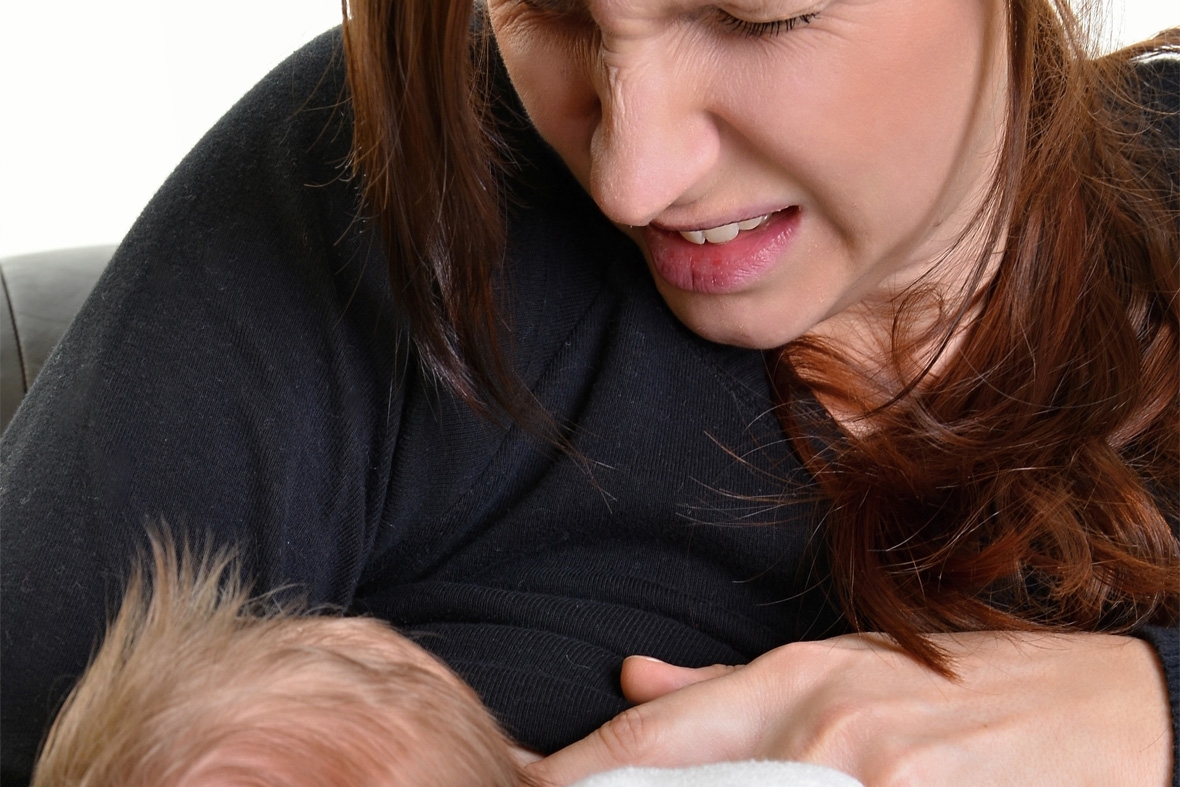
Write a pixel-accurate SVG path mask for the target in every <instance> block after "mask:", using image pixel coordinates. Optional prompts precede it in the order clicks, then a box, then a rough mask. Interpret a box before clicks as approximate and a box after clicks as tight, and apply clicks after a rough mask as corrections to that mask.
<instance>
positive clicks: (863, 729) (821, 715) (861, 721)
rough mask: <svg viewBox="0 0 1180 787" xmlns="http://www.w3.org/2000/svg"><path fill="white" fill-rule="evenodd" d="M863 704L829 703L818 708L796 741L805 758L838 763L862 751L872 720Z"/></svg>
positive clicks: (845, 700) (869, 709) (868, 709)
mask: <svg viewBox="0 0 1180 787" xmlns="http://www.w3.org/2000/svg"><path fill="white" fill-rule="evenodd" d="M875 715H876V714H875V713H874V712H873V710H872V709H871V708H870V707H869V706H868V705H866V704H864V703H859V702H855V701H853V700H848V699H840V700H832V701H830V702H827V703H825V704H824V705H823V706H822V707H821V708H820V709H818V710H817V711H816V712H815V714H814V716H813V717H812V719H811V722H812V723H811V724H810V725H808V727H807V728H806V731H805V733H804V735H803V736H802V739H801V740H800V742H799V745H800V750H801V751H800V754H802V755H803V757H804V759H813V758H814V759H816V761H820V762H823V761H833V760H834V761H840V760H843V759H844V758H846V757H848V756H849V755H850V754H852V753H853V752H855V751H857V750H858V749H860V748H862V746H863V744H864V741H865V737H866V734H869V727H870V725H871V724H872V721H873V719H874V718H875Z"/></svg>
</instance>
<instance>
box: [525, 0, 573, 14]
mask: <svg viewBox="0 0 1180 787" xmlns="http://www.w3.org/2000/svg"><path fill="white" fill-rule="evenodd" d="M524 1H525V2H526V3H527V4H528V5H531V6H532V7H534V8H537V9H540V10H541V11H547V12H549V13H551V14H563V15H564V14H579V13H585V12H586V0H524Z"/></svg>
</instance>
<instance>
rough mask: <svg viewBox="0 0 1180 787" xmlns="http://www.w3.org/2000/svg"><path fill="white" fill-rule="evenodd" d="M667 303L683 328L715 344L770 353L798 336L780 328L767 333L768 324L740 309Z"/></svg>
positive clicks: (669, 300)
mask: <svg viewBox="0 0 1180 787" xmlns="http://www.w3.org/2000/svg"><path fill="white" fill-rule="evenodd" d="M666 300H667V303H668V306H669V308H671V309H672V313H673V314H675V315H676V317H677V318H678V319H679V320H680V322H682V323H684V326H685V327H686V328H688V329H689V330H690V331H692V332H693V333H695V334H696V335H697V336H700V337H701V338H702V339H708V340H709V341H711V342H715V343H717V344H728V345H730V346H733V347H742V348H744V349H747V350H773V349H775V348H776V347H782V346H783V345H784V344H786V343H787V342H789V341H791V340H792V339H795V338H796V337H797V336H798V334H795V333H793V332H791V331H782V330H781V329H780V330H767V328H768V325H769V322H768V321H766V320H759V319H755V318H753V317H751V316H749V315H746V314H743V313H742V312H741V311H740V310H730V309H726V308H724V307H722V308H694V307H691V306H687V305H686V304H683V303H675V302H673V301H672V299H666ZM712 306H716V305H712ZM775 327H777V326H775Z"/></svg>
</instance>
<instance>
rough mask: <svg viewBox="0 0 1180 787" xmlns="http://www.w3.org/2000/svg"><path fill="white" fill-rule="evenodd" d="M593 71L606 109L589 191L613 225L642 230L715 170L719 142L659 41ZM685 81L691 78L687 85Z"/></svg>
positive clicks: (614, 53) (603, 54)
mask: <svg viewBox="0 0 1180 787" xmlns="http://www.w3.org/2000/svg"><path fill="white" fill-rule="evenodd" d="M608 43H609V42H605V43H604V44H603V46H602V49H601V51H600V56H599V58H598V63H597V64H596V65H595V69H596V72H597V73H596V74H595V89H596V90H597V92H598V97H599V103H600V107H601V112H600V117H599V121H598V126H597V128H596V129H595V131H594V135H593V138H592V141H591V151H590V152H591V168H590V192H591V195H592V196H593V197H594V200H595V201H596V202H597V203H598V206H599V207H600V208H601V209H602V210H603V212H604V213H606V215H607V216H608V217H609V218H610V219H612V220H613V221H616V222H619V223H621V224H630V225H633V226H641V225H644V224H647V223H649V222H650V221H651V220H652V219H653V218H655V217H656V216H657V215H659V213H660V212H661V211H662V210H664V209H665V208H666V207H668V206H669V205H671V204H673V203H674V202H676V201H677V200H679V199H681V198H682V196H683V195H684V194H685V192H687V191H688V190H689V189H690V188H691V187H692V185H693V184H694V183H696V182H697V181H698V180H699V179H700V178H701V176H702V175H703V174H705V173H706V172H707V171H708V170H709V168H710V167H711V166H712V165H713V163H714V161H715V160H716V156H717V147H718V136H717V133H716V129H715V128H713V127H712V123H711V121H710V118H709V115H708V113H707V111H706V107H705V106H704V104H703V102H701V101H700V100H699V98H698V95H697V92H698V91H697V86H696V85H694V84H693V83H692V82H693V80H691V70H686V69H683V68H679V67H678V66H679V65H680V64H678V63H676V62H675V61H674V60H672V59H671V58H670V57H669V56H668V53H667V51H665V49H663V48H662V47H661V42H660V41H658V40H656V41H649V42H644V43H643V44H642V45H639V44H637V43H635V42H627V44H626V45H621V46H619V48H618V49H614V50H612V49H608V48H607V44H608ZM686 77H688V78H686Z"/></svg>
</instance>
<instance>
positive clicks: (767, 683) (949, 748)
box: [529, 633, 1173, 787]
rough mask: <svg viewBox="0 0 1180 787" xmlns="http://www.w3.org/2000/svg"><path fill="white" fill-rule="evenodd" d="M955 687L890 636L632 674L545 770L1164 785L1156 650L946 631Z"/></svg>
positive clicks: (630, 664) (1107, 640)
mask: <svg viewBox="0 0 1180 787" xmlns="http://www.w3.org/2000/svg"><path fill="white" fill-rule="evenodd" d="M937 640H938V643H939V644H940V645H941V646H942V647H944V648H945V649H946V650H947V651H948V652H949V653H950V654H951V656H952V658H953V667H954V669H955V671H956V672H957V674H958V678H957V679H956V680H947V679H944V678H942V677H939V676H938V675H937V674H935V673H933V672H931V671H930V670H929V669H927V668H926V667H923V666H921V665H919V664H918V663H917V662H915V661H913V660H912V659H911V658H909V657H908V656H906V655H904V654H903V653H900V652H898V651H897V650H896V649H895V648H894V647H892V646H891V645H890V644H889V642H888V640H886V639H884V638H882V637H877V636H872V635H857V636H847V637H838V638H836V639H831V640H825V641H821V642H807V643H797V644H792V645H787V646H784V647H781V648H778V649H776V650H773V651H771V652H770V653H767V654H766V655H764V656H762V657H761V658H759V659H757V660H755V661H754V662H752V663H750V664H749V665H746V666H744V667H723V666H717V667H706V668H704V669H700V670H690V669H685V668H679V667H673V666H670V665H667V664H663V663H662V662H658V661H654V660H651V659H645V658H634V657H633V658H630V659H628V660H627V661H626V662H625V663H624V665H623V675H622V684H623V691H624V693H625V694H626V695H627V697H628V698H629V699H631V700H632V701H633V702H638V703H641V704H639V705H637V706H636V707H634V708H631V709H630V710H628V711H626V712H625V713H623V714H621V715H619V716H617V717H616V718H615V719H613V720H612V721H610V722H608V723H607V724H605V725H604V726H603V727H601V728H600V729H599V730H597V731H596V732H594V733H593V734H591V735H590V736H589V737H587V738H585V739H584V740H581V741H579V742H577V743H575V744H573V745H572V746H569V747H567V748H565V749H563V750H561V751H559V752H557V753H556V754H554V755H552V756H551V757H548V758H546V759H544V760H542V761H540V762H538V763H535V764H534V765H532V766H530V768H529V771H530V773H532V774H533V775H534V776H536V777H539V778H540V779H542V780H543V781H546V782H549V783H551V784H556V785H560V784H567V783H569V782H571V781H574V780H576V779H579V778H581V777H584V776H587V775H590V774H592V773H597V772H600V771H605V770H610V769H612V768H617V767H620V766H623V765H655V766H667V767H674V766H685V765H696V764H704V763H710V762H719V761H726V760H743V759H784V760H798V761H803V762H811V763H816V764H820V765H827V766H830V767H833V768H836V769H838V770H841V771H844V772H846V773H849V774H852V775H853V776H855V777H857V778H858V779H860V780H861V781H862V782H864V783H865V784H866V785H868V786H869V787H874V786H875V785H895V784H932V785H944V784H954V785H972V784H981V785H995V784H1021V785H1023V784H1038V785H1040V784H1045V785H1048V784H1063V785H1064V784H1068V785H1081V784H1096V785H1099V784H1100V785H1134V787H1144V785H1160V786H1161V787H1163V786H1164V785H1166V784H1167V783H1168V779H1169V776H1170V774H1171V768H1172V754H1171V753H1172V749H1173V744H1172V727H1171V718H1170V713H1169V710H1168V705H1167V698H1166V688H1165V686H1164V681H1163V677H1162V670H1161V669H1160V666H1159V663H1158V660H1157V658H1156V655H1155V652H1154V651H1153V650H1152V649H1151V647H1150V646H1149V645H1147V644H1146V643H1144V642H1141V641H1139V640H1136V639H1131V638H1127V637H1114V636H1107V635H1101V634H1071V635H1049V634H1028V633H1021V634H997V633H974V634H958V635H940V636H938V637H937Z"/></svg>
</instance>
